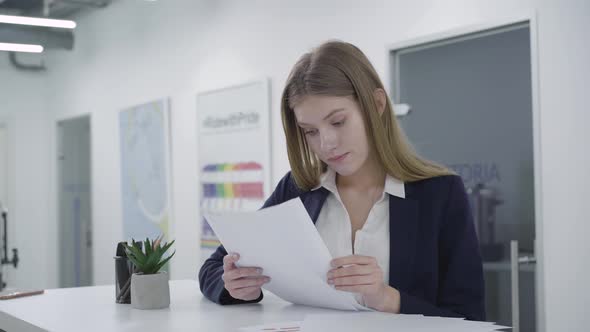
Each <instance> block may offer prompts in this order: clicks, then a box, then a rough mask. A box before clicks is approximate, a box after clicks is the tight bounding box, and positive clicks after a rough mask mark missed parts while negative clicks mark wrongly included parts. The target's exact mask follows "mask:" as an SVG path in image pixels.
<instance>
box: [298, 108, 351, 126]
mask: <svg viewBox="0 0 590 332" xmlns="http://www.w3.org/2000/svg"><path fill="white" fill-rule="evenodd" d="M345 110H346V109H345V108H337V109H334V110H332V111H330V114H328V115H326V116H325V117H324V119H323V120H326V119H327V118H329V117H331V116H332V115H334V114H335V113H338V112H341V111H345ZM297 124H298V125H300V126H311V125H310V124H308V123H304V122H299V121H297Z"/></svg>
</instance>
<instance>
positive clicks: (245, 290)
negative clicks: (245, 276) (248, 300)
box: [230, 286, 262, 298]
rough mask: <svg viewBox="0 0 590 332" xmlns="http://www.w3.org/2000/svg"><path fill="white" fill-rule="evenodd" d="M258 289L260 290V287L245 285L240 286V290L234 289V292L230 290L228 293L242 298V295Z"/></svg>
mask: <svg viewBox="0 0 590 332" xmlns="http://www.w3.org/2000/svg"><path fill="white" fill-rule="evenodd" d="M259 291H262V290H261V289H260V287H258V286H254V287H247V288H242V289H240V290H236V291H234V292H231V293H230V295H231V296H233V297H235V298H243V297H247V296H249V295H251V294H255V293H257V292H259Z"/></svg>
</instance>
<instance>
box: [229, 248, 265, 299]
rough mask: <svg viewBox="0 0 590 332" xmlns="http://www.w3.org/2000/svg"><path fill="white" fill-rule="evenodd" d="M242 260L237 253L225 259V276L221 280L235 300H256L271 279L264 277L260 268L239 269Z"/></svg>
mask: <svg viewBox="0 0 590 332" xmlns="http://www.w3.org/2000/svg"><path fill="white" fill-rule="evenodd" d="M239 259H240V255H239V254H237V253H230V254H228V255H225V256H224V257H223V275H222V276H221V279H222V280H223V282H224V284H225V289H227V291H228V292H229V295H231V296H232V297H233V298H234V299H239V300H243V301H252V300H256V299H257V298H258V297H259V296H260V293H261V292H262V290H261V287H262V285H264V284H266V283H267V282H269V281H270V277H267V276H264V275H262V269H261V268H259V267H237V266H236V264H235V263H236V262H237V261H238V260H239Z"/></svg>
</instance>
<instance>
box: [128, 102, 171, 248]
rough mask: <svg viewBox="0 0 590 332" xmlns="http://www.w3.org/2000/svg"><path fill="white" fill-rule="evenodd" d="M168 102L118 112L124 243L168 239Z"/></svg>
mask: <svg viewBox="0 0 590 332" xmlns="http://www.w3.org/2000/svg"><path fill="white" fill-rule="evenodd" d="M169 112H170V110H169V100H168V99H161V100H156V101H153V102H149V103H146V104H142V105H138V106H134V107H130V108H128V109H125V110H123V111H121V112H120V113H119V130H120V138H119V139H120V151H121V187H122V188H121V189H122V190H121V192H122V198H123V202H122V207H123V230H124V232H123V233H124V236H125V239H126V240H128V241H129V240H130V239H131V238H134V239H135V240H142V239H145V238H146V237H149V238H156V237H157V236H159V235H160V234H163V235H164V239H166V240H168V239H169V223H170V219H171V208H170V207H171V206H172V204H171V189H170V183H171V175H170V174H171V173H170V130H169Z"/></svg>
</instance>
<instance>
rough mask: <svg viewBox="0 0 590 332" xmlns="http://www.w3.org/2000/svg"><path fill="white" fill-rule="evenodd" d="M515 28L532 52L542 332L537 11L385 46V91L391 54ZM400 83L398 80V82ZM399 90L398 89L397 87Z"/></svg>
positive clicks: (540, 295) (541, 325)
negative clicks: (525, 29) (523, 27)
mask: <svg viewBox="0 0 590 332" xmlns="http://www.w3.org/2000/svg"><path fill="white" fill-rule="evenodd" d="M518 24H528V26H529V33H530V36H529V37H530V49H531V89H532V90H531V92H532V101H531V102H532V120H533V164H534V167H533V174H534V184H535V190H534V196H535V197H534V202H535V234H536V238H535V248H534V249H535V253H534V255H535V257H536V261H537V263H536V264H537V266H536V273H535V296H536V300H537V301H536V308H535V310H536V317H535V320H536V325H537V330H538V331H540V332H544V331H545V287H544V285H545V269H544V262H545V260H544V256H545V255H544V252H543V238H544V236H543V234H544V233H543V215H542V212H541V206H542V202H543V199H542V198H543V190H542V188H543V186H542V179H541V174H542V165H541V160H542V158H541V152H542V151H541V146H542V142H541V137H542V136H541V113H540V100H539V44H538V31H539V28H538V19H537V13H536V11H532V12H525V13H523V14H521V15H516V16H511V17H503V18H498V19H495V20H491V21H485V22H482V23H480V24H475V25H468V26H463V27H459V28H456V29H451V30H446V31H442V32H437V33H432V34H427V35H424V36H420V37H418V38H412V39H407V40H402V41H398V42H395V43H392V44H389V45H387V46H386V57H385V58H386V62H387V64H386V74H385V75H386V76H385V78H386V79H385V82H384V84H385V88H386V90H387V91H389V92H390V96H391V97H392V98H393V96H395V97H397V96H398V95H399V90H397V92H396V93H392V89H391V86H392V85H393V78H394V77H392V74H391V68H393V67H395V66H396V65H397V62H396V61H394V60H393V59H392V57H391V54H392V53H394V52H396V51H399V50H401V49H405V48H409V47H419V46H420V45H424V44H432V43H438V42H441V43H444V42H445V41H446V40H448V39H453V40H456V39H457V38H461V37H465V38H469V36H468V35H470V34H479V35H481V34H485V32H486V31H490V32H492V31H491V30H493V32H497V31H498V30H500V29H502V28H509V27H511V26H514V25H518ZM395 73H396V75H398V74H399V70H398V68H396V70H395ZM398 81H399V80H398ZM396 89H399V87H396Z"/></svg>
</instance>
